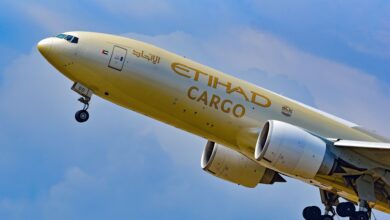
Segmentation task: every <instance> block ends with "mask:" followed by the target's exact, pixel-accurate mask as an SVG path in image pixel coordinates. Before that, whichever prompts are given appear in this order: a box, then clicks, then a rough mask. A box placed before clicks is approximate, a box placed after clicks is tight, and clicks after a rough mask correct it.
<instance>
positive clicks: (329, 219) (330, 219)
mask: <svg viewBox="0 0 390 220" xmlns="http://www.w3.org/2000/svg"><path fill="white" fill-rule="evenodd" d="M321 220H334V219H333V217H332V216H330V215H323V216H322V217H321Z"/></svg>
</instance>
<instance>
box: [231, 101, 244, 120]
mask: <svg viewBox="0 0 390 220" xmlns="http://www.w3.org/2000/svg"><path fill="white" fill-rule="evenodd" d="M239 108H240V109H241V112H237V111H238V109H239ZM233 115H234V116H236V117H237V118H241V117H242V116H244V115H245V107H244V106H243V105H240V104H237V105H235V106H234V107H233Z"/></svg>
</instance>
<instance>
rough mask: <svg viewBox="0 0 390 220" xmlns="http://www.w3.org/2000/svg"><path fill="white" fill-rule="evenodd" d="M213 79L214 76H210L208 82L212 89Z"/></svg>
mask: <svg viewBox="0 0 390 220" xmlns="http://www.w3.org/2000/svg"><path fill="white" fill-rule="evenodd" d="M213 79H214V78H213V76H212V75H209V81H208V83H207V85H208V86H210V87H211V86H212V85H213Z"/></svg>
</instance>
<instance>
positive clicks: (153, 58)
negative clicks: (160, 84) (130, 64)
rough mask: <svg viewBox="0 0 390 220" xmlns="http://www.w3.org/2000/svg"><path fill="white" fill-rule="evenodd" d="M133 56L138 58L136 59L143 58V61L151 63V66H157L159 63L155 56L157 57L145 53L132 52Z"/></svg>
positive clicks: (158, 58)
mask: <svg viewBox="0 0 390 220" xmlns="http://www.w3.org/2000/svg"><path fill="white" fill-rule="evenodd" d="M133 55H134V56H136V57H138V58H143V59H145V60H147V61H148V62H151V63H153V64H158V63H160V59H161V58H160V57H159V56H157V55H154V54H151V53H149V54H146V53H145V51H143V50H142V51H137V50H133Z"/></svg>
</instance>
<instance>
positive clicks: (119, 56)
mask: <svg viewBox="0 0 390 220" xmlns="http://www.w3.org/2000/svg"><path fill="white" fill-rule="evenodd" d="M126 55H127V50H126V49H125V48H122V47H118V46H114V49H113V51H112V54H111V58H110V62H109V63H108V67H111V68H113V69H116V70H118V71H122V69H123V65H124V63H125V60H126Z"/></svg>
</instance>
